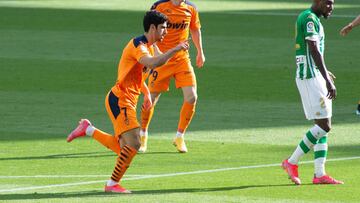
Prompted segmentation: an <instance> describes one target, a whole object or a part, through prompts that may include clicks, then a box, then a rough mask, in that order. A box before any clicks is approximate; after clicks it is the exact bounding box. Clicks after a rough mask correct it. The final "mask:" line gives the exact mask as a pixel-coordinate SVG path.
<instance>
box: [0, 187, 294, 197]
mask: <svg viewBox="0 0 360 203" xmlns="http://www.w3.org/2000/svg"><path fill="white" fill-rule="evenodd" d="M288 186H295V185H294V184H276V185H244V186H232V187H214V188H180V189H160V190H137V191H132V194H130V195H143V194H171V193H193V192H218V191H219V192H220V191H231V190H244V189H249V188H271V187H288ZM295 187H296V186H295ZM119 195H123V194H114V193H104V192H102V191H87V192H79V193H74V192H71V193H30V194H4V195H0V200H24V199H53V198H55V199H65V198H83V197H109V196H110V197H113V196H119Z"/></svg>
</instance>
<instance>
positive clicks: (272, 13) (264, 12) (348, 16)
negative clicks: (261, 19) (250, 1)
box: [226, 11, 357, 18]
mask: <svg viewBox="0 0 360 203" xmlns="http://www.w3.org/2000/svg"><path fill="white" fill-rule="evenodd" d="M226 13H230V14H234V15H256V16H298V15H299V14H300V13H280V12H268V11H263V12H260V11H231V12H226ZM331 17H335V18H356V17H357V15H340V14H339V15H337V14H334V15H331V16H330V18H331Z"/></svg>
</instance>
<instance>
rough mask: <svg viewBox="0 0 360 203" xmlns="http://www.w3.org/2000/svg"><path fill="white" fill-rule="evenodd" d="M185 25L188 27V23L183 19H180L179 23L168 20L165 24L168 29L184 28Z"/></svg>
mask: <svg viewBox="0 0 360 203" xmlns="http://www.w3.org/2000/svg"><path fill="white" fill-rule="evenodd" d="M187 27H189V23H185V21H182V22H181V23H171V22H168V24H167V28H168V29H186V28H187Z"/></svg>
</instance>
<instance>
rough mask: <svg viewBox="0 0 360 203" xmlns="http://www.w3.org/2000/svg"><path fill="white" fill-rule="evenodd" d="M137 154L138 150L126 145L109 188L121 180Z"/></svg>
mask: <svg viewBox="0 0 360 203" xmlns="http://www.w3.org/2000/svg"><path fill="white" fill-rule="evenodd" d="M136 153H137V150H136V149H135V148H133V147H131V146H129V145H125V146H124V147H123V148H122V149H121V152H120V155H119V157H118V158H117V159H116V164H115V169H114V171H113V173H112V175H111V180H110V181H109V182H108V186H111V183H118V182H119V181H120V180H121V178H122V177H123V176H124V174H125V172H126V170H127V169H128V168H129V166H130V163H131V161H132V159H133V158H134V156H135V155H136ZM109 184H110V185H109Z"/></svg>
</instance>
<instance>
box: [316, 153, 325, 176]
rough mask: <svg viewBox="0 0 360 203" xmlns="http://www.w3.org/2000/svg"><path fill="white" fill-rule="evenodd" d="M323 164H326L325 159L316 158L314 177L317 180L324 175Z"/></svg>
mask: <svg viewBox="0 0 360 203" xmlns="http://www.w3.org/2000/svg"><path fill="white" fill-rule="evenodd" d="M325 162H326V158H317V159H315V160H314V166H315V176H316V177H317V178H319V177H321V176H324V175H326V172H325Z"/></svg>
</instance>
